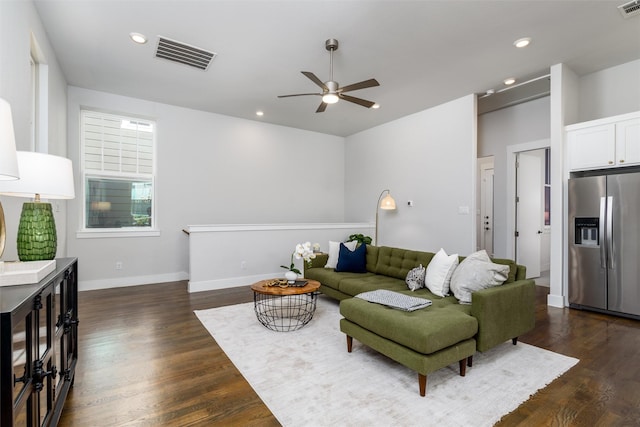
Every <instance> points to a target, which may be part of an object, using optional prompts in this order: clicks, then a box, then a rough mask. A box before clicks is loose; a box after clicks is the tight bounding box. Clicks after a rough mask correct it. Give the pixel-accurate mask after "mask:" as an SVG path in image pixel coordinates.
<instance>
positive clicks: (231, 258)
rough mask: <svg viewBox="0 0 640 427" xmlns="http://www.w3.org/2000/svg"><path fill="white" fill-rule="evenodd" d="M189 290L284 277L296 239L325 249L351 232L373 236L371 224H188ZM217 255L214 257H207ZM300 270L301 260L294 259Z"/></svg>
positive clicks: (344, 238) (345, 238)
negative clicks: (282, 266)
mask: <svg viewBox="0 0 640 427" xmlns="http://www.w3.org/2000/svg"><path fill="white" fill-rule="evenodd" d="M189 232H190V235H189V253H190V256H189V288H188V289H189V292H197V291H203V290H211V289H221V288H228V287H234V286H246V285H247V284H249V283H255V282H257V281H259V280H264V279H270V278H273V277H282V276H283V274H284V270H283V269H281V268H280V266H281V265H285V266H289V265H290V262H291V254H292V252H293V250H294V248H295V246H296V244H297V243H303V242H311V243H312V244H313V243H319V244H320V249H321V251H322V252H325V253H328V252H329V241H330V240H333V241H336V242H342V241H345V240H347V239H348V237H349V236H350V235H351V234H355V233H360V234H365V235H369V236H371V235H372V233H373V224H369V223H360V224H355V223H349V224H345V223H331V224H277V225H272V224H254V225H199V226H192V227H189ZM211 260H216V262H211ZM293 262H294V264H295V265H296V267H297V268H298V269H299V270H300V271H302V272H304V265H303V264H304V263H303V261H302V260H296V259H295V258H294V259H293Z"/></svg>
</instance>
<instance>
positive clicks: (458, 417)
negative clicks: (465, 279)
mask: <svg viewBox="0 0 640 427" xmlns="http://www.w3.org/2000/svg"><path fill="white" fill-rule="evenodd" d="M195 313H196V315H197V316H198V318H199V319H200V321H201V322H202V323H203V324H204V326H205V327H206V328H207V330H208V331H209V333H211V335H212V336H213V337H214V338H215V340H216V342H217V343H218V344H219V345H220V347H222V349H223V350H224V352H225V353H226V354H227V356H229V358H230V359H231V360H232V361H233V363H234V365H235V366H236V367H237V368H238V370H239V371H240V372H241V373H242V375H243V376H244V377H245V378H246V379H247V381H248V382H249V383H250V384H251V386H252V387H253V389H254V390H255V391H256V392H257V394H258V395H259V396H260V398H261V399H262V400H263V401H264V402H265V404H266V405H267V406H268V407H269V409H270V410H271V412H272V413H273V414H274V415H275V417H276V418H277V419H278V420H279V421H280V423H281V424H283V425H284V426H330V425H339V426H365V425H366V426H410V425H421V426H442V425H446V426H474V427H477V426H491V425H493V424H494V423H495V422H497V421H498V420H500V418H501V417H502V416H503V415H505V414H508V413H509V412H511V411H513V410H514V409H516V408H517V407H518V406H519V405H520V404H521V403H522V402H524V401H526V400H527V399H529V397H530V396H531V395H533V394H534V393H535V392H536V391H537V390H539V389H541V388H543V387H545V386H546V385H547V384H549V383H550V382H551V381H553V380H554V379H555V378H557V377H558V376H560V375H562V373H564V372H565V371H567V370H568V369H569V368H571V367H572V366H573V365H575V364H576V363H577V362H578V360H577V359H574V358H571V357H567V356H563V355H560V354H557V353H553V352H551V351H547V350H544V349H541V348H537V347H534V346H531V345H527V344H524V343H518V345H515V346H514V345H512V344H511V342H510V341H509V342H506V343H504V344H501V345H499V346H497V347H495V348H493V349H492V350H490V351H487V352H485V353H476V354H475V355H474V357H473V367H471V368H467V374H466V376H465V377H461V376H459V371H458V364H457V363H455V364H454V365H451V366H449V367H447V368H444V369H440V370H439V371H436V372H434V373H432V374H430V375H428V377H427V395H426V396H425V397H420V394H419V392H418V375H417V373H415V372H413V371H411V370H409V369H408V368H405V367H404V366H402V365H400V364H398V363H396V362H394V361H392V360H391V359H388V358H387V357H385V356H382V355H380V354H379V353H377V352H375V351H373V350H370V349H369V348H367V347H365V346H364V345H362V344H360V343H359V342H357V341H356V340H354V344H353V352H352V353H347V345H346V338H345V335H344V334H343V333H342V332H340V329H339V324H338V321H339V319H340V317H341V316H340V314H339V312H338V305H337V303H336V302H335V301H332V300H329V299H325V297H322V296H321V297H320V298H319V300H318V307H317V310H316V314H315V316H314V318H313V319H312V320H311V322H310V323H309V324H308V325H306V326H305V327H303V328H302V329H300V330H298V331H294V332H273V331H270V330H268V329H266V328H265V327H264V326H262V325H261V324H260V323H259V322H258V321H257V320H256V316H255V313H254V310H253V303H247V304H240V305H233V306H228V307H221V308H215V309H210V310H199V311H196V312H195Z"/></svg>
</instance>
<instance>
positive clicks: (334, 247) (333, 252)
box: [324, 240, 358, 268]
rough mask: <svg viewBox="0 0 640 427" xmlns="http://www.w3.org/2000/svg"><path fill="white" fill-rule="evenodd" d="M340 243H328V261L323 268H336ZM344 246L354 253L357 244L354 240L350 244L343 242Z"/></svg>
mask: <svg viewBox="0 0 640 427" xmlns="http://www.w3.org/2000/svg"><path fill="white" fill-rule="evenodd" d="M340 243H341V242H332V241H329V259H328V260H327V263H326V264H325V265H324V268H336V267H337V266H338V258H339V257H340ZM344 245H345V246H346V247H347V249H349V250H350V251H352V252H353V251H354V250H355V249H356V246H357V245H358V242H356V241H355V240H354V241H352V242H344Z"/></svg>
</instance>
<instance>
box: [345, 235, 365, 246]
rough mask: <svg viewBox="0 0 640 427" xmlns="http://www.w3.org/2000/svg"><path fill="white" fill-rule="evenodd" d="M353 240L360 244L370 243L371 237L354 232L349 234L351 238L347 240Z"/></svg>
mask: <svg viewBox="0 0 640 427" xmlns="http://www.w3.org/2000/svg"><path fill="white" fill-rule="evenodd" d="M353 241H356V242H358V246H360V245H370V244H371V237H369V236H365V235H364V234H352V235H351V236H349V240H347V242H353Z"/></svg>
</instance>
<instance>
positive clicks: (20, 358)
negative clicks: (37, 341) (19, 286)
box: [13, 314, 31, 402]
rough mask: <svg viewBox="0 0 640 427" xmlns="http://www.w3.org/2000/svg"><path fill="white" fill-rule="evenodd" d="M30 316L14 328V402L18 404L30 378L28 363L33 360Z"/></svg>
mask: <svg viewBox="0 0 640 427" xmlns="http://www.w3.org/2000/svg"><path fill="white" fill-rule="evenodd" d="M30 318H31V314H29V316H27V317H25V318H23V319H21V320H20V321H19V322H18V324H17V325H16V326H15V327H14V328H13V378H14V381H13V401H14V402H16V401H17V400H18V399H19V398H20V395H21V393H22V390H23V389H24V387H25V385H26V383H27V377H28V371H27V369H28V363H29V362H30V360H31V354H30V348H29V347H30V346H29V345H28V343H29V340H30V338H31V336H30V335H31V332H30V331H29V326H28V325H29V320H30Z"/></svg>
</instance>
